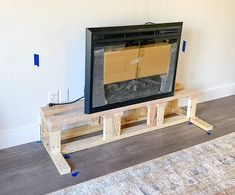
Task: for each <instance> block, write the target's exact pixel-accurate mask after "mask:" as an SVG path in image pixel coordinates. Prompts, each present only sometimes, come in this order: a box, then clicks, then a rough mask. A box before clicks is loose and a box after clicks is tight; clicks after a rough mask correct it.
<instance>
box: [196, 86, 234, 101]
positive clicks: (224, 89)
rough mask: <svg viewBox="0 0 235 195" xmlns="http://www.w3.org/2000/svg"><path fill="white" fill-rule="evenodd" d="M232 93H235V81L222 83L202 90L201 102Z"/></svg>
mask: <svg viewBox="0 0 235 195" xmlns="http://www.w3.org/2000/svg"><path fill="white" fill-rule="evenodd" d="M231 95H235V83H229V84H225V85H220V86H218V87H212V88H209V89H206V90H202V91H200V97H199V102H206V101H210V100H215V99H219V98H223V97H227V96H231Z"/></svg>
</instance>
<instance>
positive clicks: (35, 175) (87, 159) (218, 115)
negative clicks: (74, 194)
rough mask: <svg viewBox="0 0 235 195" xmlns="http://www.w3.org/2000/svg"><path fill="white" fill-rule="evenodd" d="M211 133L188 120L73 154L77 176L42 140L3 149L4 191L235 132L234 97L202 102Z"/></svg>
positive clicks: (54, 185)
mask: <svg viewBox="0 0 235 195" xmlns="http://www.w3.org/2000/svg"><path fill="white" fill-rule="evenodd" d="M197 115H198V116H199V117H201V118H202V119H205V120H206V121H207V122H209V123H211V124H212V125H214V132H213V134H212V135H207V134H206V133H205V132H204V131H202V130H201V129H199V128H197V127H195V126H194V125H188V124H187V123H185V124H181V125H177V126H173V127H170V128H165V129H161V130H158V131H153V132H150V133H146V134H143V135H139V136H134V137H131V138H127V139H124V140H121V141H116V142H113V143H110V144H106V145H102V146H98V147H95V148H91V149H87V150H84V151H81V152H77V153H73V154H71V158H70V159H69V160H68V161H69V163H71V164H72V166H73V167H74V169H76V170H79V172H80V174H79V175H78V176H77V177H72V176H71V175H70V174H67V175H64V176H60V175H59V173H58V171H57V169H56V168H55V167H54V165H53V163H52V161H51V160H50V157H49V156H48V154H47V152H46V151H45V149H44V148H43V146H42V144H40V143H30V144H25V145H22V146H18V147H13V148H9V149H5V150H0V194H4V195H5V194H9V195H13V194H17V195H20V194H24V195H25V194H30V195H32V194H45V193H48V192H52V191H55V190H59V189H62V188H65V187H68V186H71V185H74V184H77V183H80V182H84V181H87V180H90V179H92V178H95V177H99V176H102V175H105V174H108V173H112V172H114V171H117V170H120V169H123V168H126V167H129V166H132V165H136V164H138V163H141V162H144V161H148V160H151V159H154V158H157V157H159V156H162V155H165V154H169V153H172V152H175V151H177V150H181V149H184V148H187V147H190V146H193V145H196V144H199V143H201V142H205V141H208V140H210V139H214V138H216V137H219V136H222V135H225V134H229V133H231V132H235V96H230V97H226V98H222V99H218V100H214V101H210V102H206V103H202V104H199V105H198V109H197Z"/></svg>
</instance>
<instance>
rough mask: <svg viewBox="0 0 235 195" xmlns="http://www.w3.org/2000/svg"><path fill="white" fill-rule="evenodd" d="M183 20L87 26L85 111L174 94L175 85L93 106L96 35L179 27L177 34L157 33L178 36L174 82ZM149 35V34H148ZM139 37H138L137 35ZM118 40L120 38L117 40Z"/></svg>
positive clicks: (92, 111)
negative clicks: (166, 88)
mask: <svg viewBox="0 0 235 195" xmlns="http://www.w3.org/2000/svg"><path fill="white" fill-rule="evenodd" d="M182 27H183V22H174V23H160V24H150V25H149V24H148V25H132V26H114V27H98V28H87V29H86V56H85V57H86V59H85V64H86V66H85V89H84V97H85V101H84V113H85V114H92V113H95V112H100V111H104V110H109V109H113V108H118V107H122V106H128V105H131V104H137V103H141V102H146V101H150V100H155V99H160V98H164V97H170V96H173V95H174V88H175V86H174V85H173V87H172V91H171V92H169V93H164V94H159V95H153V96H148V97H143V98H138V99H133V100H129V101H124V102H118V103H114V104H107V105H104V106H99V107H93V106H92V89H93V80H92V79H93V66H94V64H93V62H94V53H93V52H94V46H95V44H96V43H97V40H95V35H101V34H114V33H131V32H147V31H151V30H167V29H178V33H177V35H171V34H164V35H161V34H159V35H155V36H154V37H156V38H171V37H173V38H177V39H178V45H177V58H176V67H175V72H174V77H173V84H175V80H176V72H177V66H178V57H179V48H180V42H181V33H182ZM147 37H148V36H147ZM136 38H138V37H136ZM117 41H118V40H117Z"/></svg>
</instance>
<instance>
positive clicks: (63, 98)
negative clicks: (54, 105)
mask: <svg viewBox="0 0 235 195" xmlns="http://www.w3.org/2000/svg"><path fill="white" fill-rule="evenodd" d="M68 101H69V89H60V90H59V103H63V102H68Z"/></svg>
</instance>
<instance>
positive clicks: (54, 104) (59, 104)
mask: <svg viewBox="0 0 235 195" xmlns="http://www.w3.org/2000/svg"><path fill="white" fill-rule="evenodd" d="M82 98H84V96H82V97H80V98H78V99H76V100H74V101H72V102H65V103H49V104H48V106H49V107H51V106H61V105H66V104H73V103H75V102H78V101H79V100H81V99H82Z"/></svg>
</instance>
